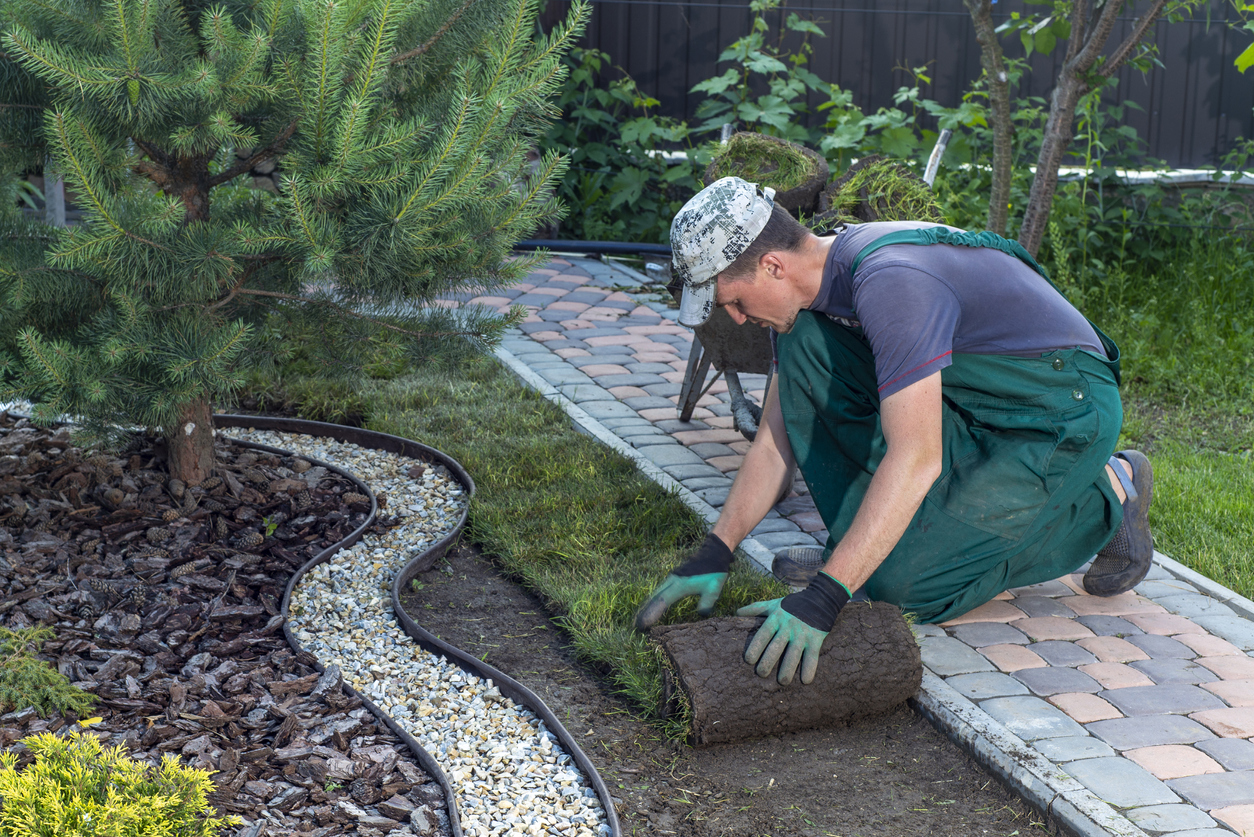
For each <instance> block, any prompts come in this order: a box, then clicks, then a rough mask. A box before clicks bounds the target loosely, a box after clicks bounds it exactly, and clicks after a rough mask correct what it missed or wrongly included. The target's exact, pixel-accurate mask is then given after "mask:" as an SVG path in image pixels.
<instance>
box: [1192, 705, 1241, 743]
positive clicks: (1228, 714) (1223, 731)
mask: <svg viewBox="0 0 1254 837" xmlns="http://www.w3.org/2000/svg"><path fill="white" fill-rule="evenodd" d="M1189 717H1190V718H1192V719H1193V720H1195V721H1200V722H1201V723H1203V724H1205V725H1206V726H1207V727H1209V728H1210V729H1211V730H1212V731H1213V732H1214V733H1215V734H1216V735H1218V736H1220V737H1222V738H1249V737H1251V736H1254V706H1232V707H1228V708H1227V709H1207V710H1204V711H1202V712H1194V713H1193V714H1192V715H1190V716H1189Z"/></svg>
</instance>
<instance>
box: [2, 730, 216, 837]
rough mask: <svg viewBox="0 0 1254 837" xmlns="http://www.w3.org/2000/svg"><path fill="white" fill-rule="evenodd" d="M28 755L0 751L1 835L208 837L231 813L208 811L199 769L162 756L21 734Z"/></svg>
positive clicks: (206, 786)
mask: <svg viewBox="0 0 1254 837" xmlns="http://www.w3.org/2000/svg"><path fill="white" fill-rule="evenodd" d="M24 743H25V744H26V746H27V747H28V748H30V751H31V752H32V753H33V754H34V756H35V761H34V763H33V764H31V765H30V766H29V767H27V768H25V769H24V770H18V769H17V767H16V766H17V755H16V754H15V753H13V752H5V753H0V799H2V800H3V807H0V837H62V835H73V836H74V837H213V835H216V834H217V833H218V830H219V829H220V828H221V827H222V826H224V825H238V824H239V822H240V820H239V819H238V818H236V817H223V818H218V817H213V816H212V815H213V814H214V813H216V812H215V811H214V810H213V808H211V807H210V806H209V804H208V803H207V802H206V801H205V796H206V794H207V793H209V791H210V790H211V789H212V788H213V782H212V781H210V779H209V774H208V773H207V772H206V771H204V770H198V769H196V768H192V767H184V766H183V765H181V764H179V760H178V759H177V758H176V757H174V756H165V757H164V758H163V759H162V761H161V766H160V767H155V768H154V767H151V766H149V765H146V764H143V763H142V762H138V761H135V760H134V759H132V758H130V757H128V756H127V755H126V752H125V750H124V749H123V748H122V747H107V748H106V747H103V746H102V745H101V743H100V741H99V740H98V739H97V738H96V737H95V736H92V735H82V734H79V733H71V735H70V736H69V737H68V738H61V737H58V736H56V735H53V734H52V733H40V734H39V735H34V736H31V737H30V738H27V739H25V740H24Z"/></svg>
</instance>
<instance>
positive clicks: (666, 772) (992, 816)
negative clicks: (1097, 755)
mask: <svg viewBox="0 0 1254 837" xmlns="http://www.w3.org/2000/svg"><path fill="white" fill-rule="evenodd" d="M415 581H416V582H417V585H415V587H416V588H418V589H411V590H410V591H407V594H406V597H405V599H404V601H403V602H402V604H403V606H404V607H405V609H406V611H407V612H408V613H409V614H410V615H411V616H412V617H413V618H414V619H415V620H416V621H417V622H419V623H420V624H421V625H422V626H423V627H425V628H426V629H427V630H429V631H431V632H433V633H435V634H436V635H438V636H439V637H441V638H442V639H444V640H446V641H448V642H450V643H452V644H453V645H455V646H457V647H459V648H461V649H463V650H465V651H467V652H469V653H471V654H474V655H475V656H477V657H480V656H481V657H483V659H485V660H486V662H488V663H489V664H491V665H493V666H495V667H497V668H498V669H500V670H502V671H504V672H505V673H507V674H509V675H511V676H512V677H514V678H516V679H517V680H519V681H521V682H522V683H524V684H525V685H526V686H528V687H529V688H531V689H532V690H533V691H535V692H536V693H537V694H538V695H539V696H540V698H541V699H542V700H544V702H545V703H547V704H548V705H549V707H550V708H551V709H552V710H553V711H554V713H555V714H556V715H557V717H558V718H559V719H561V720H562V722H563V724H565V726H566V728H567V729H568V730H569V731H570V732H571V734H572V735H573V736H574V737H575V739H576V741H578V742H579V745H580V747H581V748H582V749H583V750H584V752H585V753H587V754H588V756H589V757H590V758H591V759H592V761H593V763H594V764H596V765H597V767H598V770H599V771H600V773H601V775H602V777H603V778H604V779H605V782H606V785H607V786H608V787H609V788H610V792H611V793H612V794H614V795H615V797H616V798H617V800H618V803H617V809H618V815H619V818H620V821H621V822H622V825H623V832H624V834H628V835H658V834H676V835H682V836H683V837H763V835H778V836H779V837H782V835H789V837H793V836H794V835H795V836H796V837H829V836H830V835H839V837H860V836H861V835H865V837H871V835H877V837H879V836H881V835H894V837H900V836H902V835H920V837H922V835H928V837H931V835H936V834H944V835H947V837H954V836H956V837H967V836H968V835H969V837H985V836H986V835H1013V834H1018V835H1028V834H1032V833H1039V834H1044V833H1056V832H1055V829H1054V828H1053V826H1052V825H1050V824H1047V823H1043V822H1042V821H1041V817H1040V816H1039V815H1037V814H1036V813H1034V812H1033V811H1032V810H1031V808H1030V807H1029V806H1028V805H1027V804H1026V803H1025V802H1024V801H1023V800H1022V799H1020V798H1019V797H1018V796H1016V795H1015V794H1013V793H1012V792H1010V791H1008V790H1007V789H1006V788H1004V787H1003V786H1002V785H1001V784H999V783H998V782H997V781H996V780H995V779H993V778H992V777H991V776H989V775H988V774H987V773H985V772H984V771H983V769H982V768H981V767H980V766H979V765H977V764H976V763H975V762H973V761H972V760H971V759H970V758H969V757H968V756H967V755H966V754H965V753H963V752H962V751H961V750H959V749H958V748H957V747H956V746H955V745H953V744H952V743H950V742H949V740H948V739H946V738H945V737H944V736H943V735H942V734H940V733H939V732H937V731H936V730H935V729H933V728H932V727H931V726H930V725H929V724H928V722H927V721H926V720H924V719H923V718H921V717H920V716H919V715H917V714H915V712H913V711H912V710H911V709H909V708H908V707H905V706H902V707H900V708H898V709H896V710H894V711H893V712H892V713H891V714H889V715H887V716H884V717H881V718H877V719H874V720H870V721H864V722H859V723H855V724H853V725H851V726H849V727H846V728H843V729H835V730H827V731H812V732H803V733H791V734H787V735H781V736H771V737H767V738H763V739H760V740H758V741H754V742H751V743H744V744H735V745H718V746H714V747H710V748H707V749H700V750H696V749H692V748H690V747H687V746H685V745H682V744H678V743H676V742H673V741H667V740H665V739H664V738H663V737H662V736H661V735H660V734H659V732H658V730H657V729H656V728H655V727H653V726H651V725H650V724H648V723H646V722H643V721H641V720H639V718H638V717H637V716H636V713H635V712H634V711H633V709H632V707H631V706H630V705H628V704H627V703H626V702H625V701H624V700H622V699H620V698H618V697H616V696H615V695H613V694H612V693H611V692H610V690H609V689H608V688H607V686H606V682H605V681H604V679H603V678H601V677H600V676H598V674H597V673H596V672H594V671H591V670H589V669H588V668H587V667H586V666H584V665H582V664H581V663H580V662H579V661H578V660H577V659H576V658H575V657H574V655H573V654H572V653H571V652H570V650H569V649H568V648H567V638H566V637H565V636H564V635H563V633H562V631H561V629H560V627H559V626H558V625H557V624H556V623H555V622H554V621H553V620H552V619H550V618H549V616H548V614H547V613H546V612H545V609H544V606H543V604H542V603H541V602H540V601H539V600H538V599H537V598H535V597H534V596H533V595H531V594H530V593H528V592H527V591H526V590H524V589H522V588H521V587H520V586H519V585H517V584H516V583H514V582H513V581H510V580H508V579H505V578H503V577H502V576H501V575H500V574H499V573H498V571H497V570H496V568H495V567H494V566H493V564H492V562H491V560H490V559H489V558H487V557H485V556H483V555H482V554H481V553H480V551H479V550H478V549H476V548H474V547H469V546H463V547H459V548H457V549H455V550H451V551H450V553H449V554H448V556H447V557H446V558H445V559H444V560H442V561H440V562H437V564H436V566H435V567H434V568H433V569H432V570H430V571H429V572H427V573H424V574H422V575H421V576H419V578H418V579H416V580H415Z"/></svg>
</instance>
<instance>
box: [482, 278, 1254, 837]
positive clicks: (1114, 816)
mask: <svg viewBox="0 0 1254 837" xmlns="http://www.w3.org/2000/svg"><path fill="white" fill-rule="evenodd" d="M639 285H640V283H639V281H638V274H636V275H634V276H633V274H632V273H631V272H629V271H624V270H620V269H618V268H617V267H615V266H613V265H610V264H605V263H602V262H599V261H596V260H592V259H579V258H571V259H556V258H555V259H553V260H552V261H551V263H550V264H549V266H548V267H547V268H545V269H543V270H538V271H536V272H535V273H534V274H533V275H532V276H531V277H529V279H528V283H526V284H521V285H518V286H516V287H514V288H512V289H510V290H509V291H508V292H505V293H504V294H502V295H501V296H495V297H478V298H473V299H466V298H463V299H462V300H461V301H463V302H471V303H477V304H483V305H490V306H497V307H501V306H505V305H511V304H521V305H526V306H528V308H529V310H530V311H531V314H530V316H528V317H527V319H526V321H524V322H523V323H522V325H521V329H520V332H521V333H518V334H515V335H512V336H511V337H509V338H507V340H506V341H505V344H504V347H503V352H502V355H503V356H505V357H509V356H511V355H512V358H511V362H512V363H515V364H516V365H517V364H521V365H523V366H525V367H527V368H528V369H530V370H531V371H532V372H533V373H534V374H535V375H538V376H539V378H541V379H543V382H547V383H548V384H549V385H551V389H550V390H549V395H550V397H553V398H555V400H559V401H562V402H563V403H564V404H566V405H568V407H569V405H570V404H571V403H572V402H573V404H574V405H577V407H578V408H579V410H582V412H581V413H580V412H579V410H572V412H573V413H578V414H579V415H581V416H590V417H591V419H592V421H591V422H588V423H591V424H596V423H599V425H601V428H602V429H601V430H599V431H598V432H602V433H603V432H604V429H608V430H609V431H611V432H612V434H614V436H615V437H616V438H613V439H609V441H610V442H611V443H614V444H615V445H616V446H620V447H621V446H623V445H625V446H627V447H628V448H629V449H630V450H634V451H636V452H638V454H639V455H640V456H641V457H643V459H644V460H647V462H649V463H653V465H656V466H657V468H660V469H661V471H662V472H664V473H665V474H666V475H668V476H669V477H671V478H673V479H674V480H677V481H678V482H679V483H680V484H682V486H683V487H684V488H685V489H688V491H690V492H692V494H693V495H695V498H693V497H691V495H689V500H690V502H692V503H693V504H695V505H696V506H697V507H698V508H704V509H705V510H706V513H707V518H710V517H712V516H713V514H714V510H715V509H717V508H718V507H719V506H720V505H721V504H722V502H723V500H724V499H725V498H726V496H727V490H728V488H729V487H730V485H731V479H732V478H733V477H734V476H735V474H736V470H737V468H739V466H740V462H741V460H742V459H743V456H744V453H745V451H746V450H747V449H748V443H747V442H746V441H745V440H744V439H743V438H742V437H741V436H740V434H739V433H737V432H736V431H735V430H732V429H731V427H732V420H731V417H730V412H731V410H730V407H729V406H728V404H727V400H728V396H727V388H726V385H725V384H723V382H722V381H721V380H719V381H717V382H716V383H715V384H714V385H713V386H712V387H711V388H710V391H709V393H707V394H706V395H705V396H704V397H703V398H702V399H701V401H700V402H698V407H697V409H696V411H695V412H694V414H693V420H692V421H689V422H681V421H679V420H678V417H677V415H676V407H675V405H676V403H677V402H678V398H679V391H680V385H681V382H682V381H683V376H684V370H685V368H686V361H687V356H688V349H689V346H690V344H691V340H692V333H691V332H690V331H689V330H688V329H686V328H683V327H680V326H678V325H677V324H676V323H675V321H674V319H675V314H676V312H675V310H674V309H672V308H670V307H669V306H667V305H666V304H665V302H664V300H663V299H662V298H661V297H659V296H657V295H654V294H646V293H642V292H639V290H640V288H639ZM741 380H742V384H743V386H744V389H745V391H746V392H747V393H749V394H750V395H751V396H752V397H754V398H756V399H758V400H759V401H760V399H761V396H762V387H763V385H764V383H765V381H764V378H763V376H760V375H758V376H754V375H742V376H741ZM536 383H537V384H540V383H542V382H539V381H537V382H536ZM559 394H560V396H561V397H559ZM562 397H564V398H562ZM585 421H586V419H585ZM628 452H630V451H628ZM644 467H646V469H647V470H650V471H652V472H654V473H656V469H648V468H647V466H644ZM697 498H699V499H697ZM706 504H708V505H706ZM710 507H713V508H710ZM826 537H827V533H826V532H825V531H823V523H822V521H821V520H820V519H819V517H818V513H817V512H816V511H815V509H814V504H813V503H812V502H811V501H810V498H809V497H808V495H807V493H806V488H805V485H804V483H803V482H801V481H800V480H798V481H797V483H796V485H795V486H794V490H793V491H792V492H791V493H790V494H789V496H788V497H787V498H785V499H784V500H783V501H782V502H780V503H779V504H778V505H777V506H776V509H775V511H773V512H772V513H771V515H770V516H769V517H768V519H766V520H765V521H763V523H762V524H761V525H760V526H758V528H757V529H755V530H754V533H753V539H754V540H755V541H756V542H757V543H758V544H760V545H761V546H760V547H759V546H754V545H753V544H750V545H749V546H750V547H753V548H754V549H755V550H756V551H754V552H752V553H751V554H752V556H753V557H754V558H755V559H756V561H757V562H758V563H759V564H769V559H764V556H767V555H769V552H770V551H772V550H774V549H778V548H780V547H783V546H788V545H792V544H807V545H810V544H814V543H816V542H817V543H819V544H820V545H821V544H822V543H823V542H824V541H825V539H826ZM763 547H764V548H765V549H763ZM1169 570H1171V571H1169ZM1079 578H1080V575H1079V574H1076V575H1073V576H1067V577H1064V578H1061V579H1058V580H1056V581H1050V582H1046V583H1044V584H1038V585H1034V586H1032V587H1025V588H1019V589H1016V590H1010V591H1007V592H1006V593H1003V594H1001V596H999V597H998V598H997V600H995V601H992V602H990V603H988V604H987V605H984V606H983V607H980V608H978V609H976V610H975V611H972V612H971V613H968V614H966V615H965V616H963V617H961V618H959V619H955V620H953V621H951V622H947V623H945V624H943V625H939V626H935V625H921V626H917V633H918V634H919V635H920V645H921V648H922V654H923V662H924V665H925V667H926V673H925V679H924V692H923V693H921V695H920V698H919V704H920V707H921V710H920V711H923V712H924V714H927V715H928V716H929V717H931V718H932V719H933V720H934V721H936V722H937V723H939V724H941V725H942V727H944V728H946V731H947V732H948V733H949V734H950V735H951V737H953V738H955V739H956V740H959V741H960V742H961V743H963V744H964V745H966V746H967V747H968V749H969V750H971V751H972V752H973V753H974V754H975V755H976V756H977V758H980V759H981V761H982V762H983V763H985V765H986V766H987V767H989V768H990V769H991V770H992V771H993V772H994V773H996V774H998V775H1000V776H1001V777H1002V778H1004V779H1005V780H1007V781H1009V782H1011V783H1012V784H1014V785H1015V786H1016V787H1018V788H1019V789H1020V791H1021V792H1023V793H1024V795H1025V796H1026V797H1027V798H1028V799H1029V800H1030V801H1034V802H1036V803H1037V804H1038V805H1040V806H1041V807H1049V808H1050V810H1051V811H1052V812H1053V813H1054V815H1055V817H1056V818H1058V819H1059V820H1060V821H1062V822H1063V823H1064V824H1065V825H1066V826H1068V827H1069V828H1070V829H1071V830H1073V831H1076V832H1078V833H1085V834H1101V833H1113V834H1121V835H1141V834H1144V835H1158V834H1170V835H1174V837H1222V835H1229V837H1230V835H1231V834H1232V833H1233V832H1234V831H1235V832H1236V833H1237V834H1242V835H1247V837H1254V740H1252V739H1254V657H1252V656H1251V653H1250V652H1252V651H1254V603H1251V602H1249V601H1248V600H1245V599H1242V598H1241V597H1239V596H1235V594H1232V593H1231V592H1230V591H1226V590H1224V589H1223V588H1220V587H1218V586H1217V585H1214V584H1213V583H1210V582H1207V581H1206V580H1205V579H1199V578H1197V577H1196V576H1192V575H1190V574H1189V572H1188V571H1187V570H1183V569H1182V568H1180V567H1179V565H1178V564H1175V562H1173V561H1171V560H1170V559H1167V558H1162V559H1161V562H1160V564H1159V565H1156V566H1155V567H1154V568H1153V569H1152V571H1151V573H1150V575H1149V578H1147V579H1146V581H1145V582H1143V583H1142V584H1141V585H1140V586H1139V587H1137V588H1136V590H1135V591H1134V592H1131V593H1126V594H1124V595H1122V596H1116V597H1113V598H1108V599H1102V598H1096V597H1093V596H1089V595H1087V594H1085V593H1084V591H1083V589H1082V587H1081V586H1080V585H1079ZM1059 768H1061V770H1060V769H1059Z"/></svg>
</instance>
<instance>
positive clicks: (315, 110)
mask: <svg viewBox="0 0 1254 837" xmlns="http://www.w3.org/2000/svg"><path fill="white" fill-rule="evenodd" d="M542 6H543V2H542V0H223V2H217V3H212V4H210V3H207V2H204V1H203V0H40V2H31V0H0V173H2V174H3V179H2V180H0V401H4V400H8V399H12V398H26V399H29V400H30V401H31V402H32V403H33V404H34V415H35V417H36V418H37V419H39V420H42V421H52V420H54V419H56V418H57V417H58V416H62V415H66V414H69V415H74V416H77V417H80V419H81V421H82V422H83V426H84V428H85V429H86V430H88V431H92V432H95V433H98V434H103V433H107V432H108V431H109V430H110V429H111V428H118V427H124V426H127V425H141V426H146V427H160V428H162V430H163V432H164V433H165V435H166V438H167V440H168V443H169V445H168V446H169V451H170V468H171V472H172V473H173V475H174V476H177V477H179V478H180V479H183V480H184V481H185V482H187V483H189V484H195V483H197V482H199V481H200V480H202V479H204V478H205V477H207V476H208V474H209V471H210V469H211V468H212V464H213V447H212V430H211V405H212V403H214V402H215V401H218V400H220V399H222V398H223V397H225V396H228V395H229V394H230V393H231V392H233V391H234V390H236V389H238V387H239V386H240V385H241V383H242V381H243V376H244V374H245V373H246V372H247V370H248V369H249V368H250V367H252V366H255V365H256V364H258V363H262V362H264V360H265V358H266V357H267V339H269V336H270V335H271V333H272V332H273V331H274V329H273V328H270V327H269V326H268V325H267V324H273V323H276V322H277V323H280V324H282V327H287V326H289V325H290V326H291V327H293V328H295V327H297V326H300V327H301V328H303V329H304V330H305V332H306V333H313V334H314V335H315V339H314V340H313V341H311V342H313V343H316V344H317V345H316V346H313V347H311V348H313V349H316V350H317V351H320V352H321V353H322V354H323V356H324V357H325V358H326V360H327V368H328V370H334V369H338V370H340V371H341V372H342V371H343V370H346V369H349V370H351V369H353V368H359V365H360V364H361V363H362V362H364V353H365V352H366V351H367V350H368V349H369V347H370V345H371V344H372V338H376V337H378V336H379V335H380V334H381V333H387V334H390V335H391V336H392V337H394V338H401V339H403V343H404V345H405V347H406V351H407V352H408V353H409V354H410V355H411V356H412V357H413V358H414V359H416V360H418V359H421V358H424V357H429V356H430V355H431V352H432V351H433V346H438V345H440V344H441V343H444V344H451V343H456V344H461V345H465V344H467V342H468V341H469V343H470V344H476V345H478V346H479V347H481V348H482V347H483V346H485V345H488V344H490V342H491V341H492V340H493V339H495V338H496V337H497V336H498V335H499V333H500V331H501V329H502V328H503V327H504V325H505V324H507V323H508V322H510V319H509V318H501V317H499V316H497V315H495V314H494V313H493V314H488V313H485V312H478V313H476V312H473V311H471V312H467V311H464V310H459V311H450V310H449V309H446V308H442V307H439V306H438V305H433V304H432V303H433V302H434V301H435V300H436V299H438V298H439V297H440V296H441V295H446V294H448V293H450V292H455V291H466V290H482V291H490V290H491V289H493V288H498V287H501V286H504V285H507V284H509V283H511V282H514V281H517V279H519V278H520V277H521V276H523V275H525V274H526V273H527V272H528V271H529V270H530V269H531V268H532V267H534V261H533V260H527V259H510V257H509V249H510V246H511V244H512V243H513V242H514V241H517V240H518V239H520V238H524V237H526V236H527V235H528V234H529V233H530V232H531V231H532V230H533V229H535V228H536V227H537V226H538V225H540V224H541V223H544V222H546V221H549V220H551V219H553V218H554V217H555V216H556V215H557V214H558V211H559V209H558V206H557V204H556V202H555V201H554V200H553V199H552V198H551V197H550V196H551V194H552V192H551V189H550V186H551V185H552V184H553V183H554V182H555V180H556V179H557V178H559V177H560V175H561V173H562V169H563V165H564V164H563V161H562V160H561V159H559V158H558V157H556V156H548V157H545V158H544V159H543V160H542V161H541V163H540V165H539V171H538V173H537V174H533V175H532V176H531V177H530V178H526V179H524V178H523V173H524V170H525V167H526V159H525V155H526V152H527V149H528V148H529V147H531V145H532V144H533V141H534V139H535V138H536V137H537V136H539V135H540V134H542V133H543V132H544V130H545V128H546V126H547V123H548V122H549V121H550V120H551V119H552V118H554V117H555V116H556V115H557V114H556V113H555V111H554V109H553V107H552V105H551V104H550V99H551V97H552V94H553V93H554V92H555V90H556V89H557V86H558V85H559V84H560V82H561V79H562V73H563V70H562V66H561V61H560V58H561V56H562V54H563V53H564V51H565V50H566V49H568V48H569V47H570V45H571V43H572V41H573V39H574V38H576V37H577V36H578V32H579V30H580V29H581V27H582V25H583V22H584V20H585V18H586V14H587V12H586V6H585V5H584V3H583V2H582V0H580V2H576V3H575V5H574V7H573V8H572V11H571V13H570V15H569V17H568V18H567V20H566V22H565V23H564V24H563V25H561V26H559V27H558V28H557V29H555V30H554V31H553V32H552V33H550V34H549V35H548V36H547V37H546V36H542V35H538V34H537V33H536V25H535V21H536V17H537V14H538V12H539V10H540V9H541V8H542ZM45 162H47V165H46V166H45ZM262 164H272V165H277V167H278V173H279V175H280V176H279V178H278V188H277V190H276V191H275V193H273V194H271V193H269V192H265V191H261V190H257V189H251V188H248V187H249V185H251V177H250V176H249V172H250V170H252V169H254V168H256V167H258V166H260V165H262ZM41 166H44V167H45V172H48V171H49V170H50V171H53V172H56V173H58V174H61V175H62V176H63V177H64V178H65V182H66V188H67V190H69V191H70V193H71V194H72V195H73V198H74V200H75V202H76V203H77V204H78V205H79V206H80V207H81V208H82V210H83V213H82V222H81V223H80V224H76V225H73V226H70V227H65V228H56V227H50V226H46V225H44V224H43V223H41V222H40V221H38V220H35V219H34V218H32V217H29V216H28V215H24V214H23V213H22V212H20V211H19V210H18V209H17V208H16V207H17V201H16V197H15V192H14V190H15V188H16V187H15V178H16V177H17V176H19V175H21V174H22V173H26V172H31V171H34V170H37V169H39V168H40V167H41ZM520 184H522V185H521V186H520Z"/></svg>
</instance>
